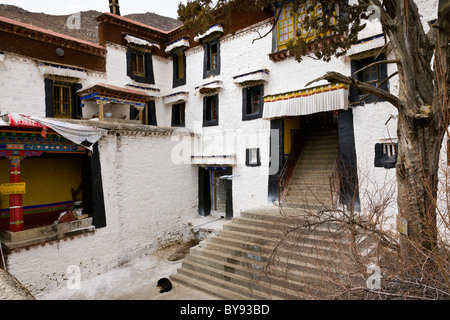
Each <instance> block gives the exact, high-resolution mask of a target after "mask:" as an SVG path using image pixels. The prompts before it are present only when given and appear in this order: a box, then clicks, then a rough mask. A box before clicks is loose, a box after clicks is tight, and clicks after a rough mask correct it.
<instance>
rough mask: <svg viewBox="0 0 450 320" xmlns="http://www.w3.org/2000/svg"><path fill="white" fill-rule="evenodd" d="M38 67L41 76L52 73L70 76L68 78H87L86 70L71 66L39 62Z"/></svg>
mask: <svg viewBox="0 0 450 320" xmlns="http://www.w3.org/2000/svg"><path fill="white" fill-rule="evenodd" d="M38 69H39V71H40V72H41V74H42V75H43V76H44V75H48V74H50V75H54V76H61V77H70V78H78V79H86V78H87V72H86V70H81V69H75V68H71V67H65V66H58V65H50V64H44V63H41V64H40V65H39V66H38Z"/></svg>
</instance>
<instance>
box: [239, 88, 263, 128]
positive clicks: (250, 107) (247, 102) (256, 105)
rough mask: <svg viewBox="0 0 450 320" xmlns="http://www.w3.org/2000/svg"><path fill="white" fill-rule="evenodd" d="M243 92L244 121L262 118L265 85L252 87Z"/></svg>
mask: <svg viewBox="0 0 450 320" xmlns="http://www.w3.org/2000/svg"><path fill="white" fill-rule="evenodd" d="M242 90H243V91H242V98H243V99H242V100H243V101H242V120H243V121H246V120H253V119H258V118H261V117H262V112H263V105H264V85H257V86H252V87H248V88H244V89H242Z"/></svg>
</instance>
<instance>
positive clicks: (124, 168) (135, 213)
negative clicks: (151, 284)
mask: <svg viewBox="0 0 450 320" xmlns="http://www.w3.org/2000/svg"><path fill="white" fill-rule="evenodd" d="M171 140H172V138H171V136H142V135H140V134H136V135H131V136H115V135H108V136H107V137H105V138H103V139H102V140H100V141H99V151H100V158H101V166H102V178H103V192H104V197H105V210H106V224H107V225H106V227H104V228H101V229H98V230H96V231H95V233H94V234H89V235H87V236H79V237H75V238H74V239H67V240H64V241H63V240H62V241H55V242H53V243H47V244H46V245H45V246H41V245H38V246H35V247H31V248H29V249H26V250H25V249H21V250H20V251H19V252H13V253H12V254H10V255H9V256H8V261H7V264H8V266H9V269H8V271H9V272H10V273H11V274H13V275H14V276H15V277H16V278H17V279H18V280H19V281H21V282H22V283H23V284H24V285H25V286H26V287H27V288H28V289H29V290H30V291H31V292H32V293H33V294H37V293H39V292H42V291H48V290H52V289H55V288H57V287H59V286H66V280H67V277H68V276H70V275H71V273H70V272H69V273H68V268H69V267H70V266H76V267H79V268H80V270H81V280H83V279H88V278H90V277H92V276H95V275H99V274H102V273H104V272H105V271H107V270H111V269H112V268H114V267H117V266H120V265H122V264H125V263H127V262H129V261H131V260H133V259H136V258H138V257H141V256H143V255H145V254H148V253H151V252H153V251H154V250H156V249H157V248H159V247H162V246H164V245H167V244H169V243H172V242H175V241H180V240H186V239H188V238H189V236H190V230H189V228H188V221H189V220H190V219H192V218H193V217H194V216H195V215H197V214H198V213H197V208H198V202H197V180H198V177H197V171H196V170H195V167H193V166H191V165H182V164H181V165H176V164H175V163H174V162H173V161H172V159H171V150H172V148H173V147H174V146H175V145H176V143H177V142H176V141H177V139H173V140H174V141H171Z"/></svg>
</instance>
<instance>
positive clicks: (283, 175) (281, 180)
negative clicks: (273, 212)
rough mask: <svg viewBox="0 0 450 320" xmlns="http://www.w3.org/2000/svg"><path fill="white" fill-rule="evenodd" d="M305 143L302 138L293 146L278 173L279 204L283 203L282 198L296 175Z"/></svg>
mask: <svg viewBox="0 0 450 320" xmlns="http://www.w3.org/2000/svg"><path fill="white" fill-rule="evenodd" d="M304 144H305V139H302V140H300V141H298V142H297V143H296V144H295V145H294V146H293V147H292V151H291V155H290V156H289V158H287V159H286V160H285V162H284V165H283V168H282V169H281V172H280V174H279V175H278V204H281V200H282V199H283V197H284V195H285V193H286V191H287V187H288V186H289V183H290V182H291V178H292V176H293V175H294V172H295V168H296V166H297V162H298V159H299V158H300V155H301V154H302V151H303V146H304Z"/></svg>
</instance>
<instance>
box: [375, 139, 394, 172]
mask: <svg viewBox="0 0 450 320" xmlns="http://www.w3.org/2000/svg"><path fill="white" fill-rule="evenodd" d="M386 145H389V148H386V147H385V146H386ZM391 145H392V148H391V147H390V146H391ZM386 150H390V151H389V152H391V151H395V154H393V155H389V154H387V153H386V152H385V151H386ZM397 157H398V144H397V143H395V142H384V143H377V144H375V160H374V165H375V167H376V168H385V169H391V168H395V165H396V164H397Z"/></svg>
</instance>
